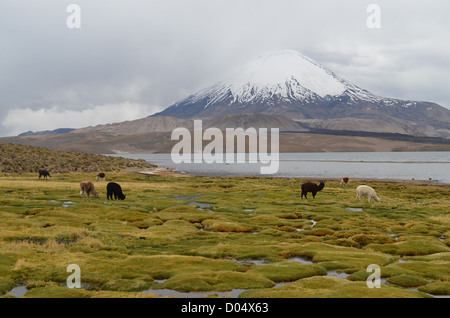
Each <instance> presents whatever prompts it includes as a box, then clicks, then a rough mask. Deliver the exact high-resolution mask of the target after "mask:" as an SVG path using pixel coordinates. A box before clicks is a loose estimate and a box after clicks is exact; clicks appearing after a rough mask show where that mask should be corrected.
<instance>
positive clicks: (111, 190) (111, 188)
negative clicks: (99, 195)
mask: <svg viewBox="0 0 450 318" xmlns="http://www.w3.org/2000/svg"><path fill="white" fill-rule="evenodd" d="M113 195H114V200H115V199H119V200H125V194H123V192H122V188H121V187H120V185H119V184H117V183H115V182H110V183H108V185H107V186H106V198H107V199H108V200H109V198H111V200H112V199H113Z"/></svg>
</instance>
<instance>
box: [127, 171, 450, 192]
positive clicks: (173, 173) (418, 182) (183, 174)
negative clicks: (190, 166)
mask: <svg viewBox="0 0 450 318" xmlns="http://www.w3.org/2000/svg"><path fill="white" fill-rule="evenodd" d="M127 170H128V171H130V172H135V173H138V174H142V175H150V176H161V177H197V178H262V179H264V178H277V179H300V180H304V181H316V182H320V181H324V182H338V183H339V182H341V179H340V178H319V177H285V176H269V175H265V176H263V175H260V176H246V175H242V176H235V175H229V176H226V175H225V176H215V175H201V174H192V173H188V172H183V171H177V170H175V169H174V168H169V167H163V166H157V167H155V168H150V169H127ZM352 183H390V184H399V183H403V184H414V185H430V186H447V187H450V183H441V182H439V181H438V180H403V179H388V178H382V179H375V178H350V179H349V185H348V186H351V184H352Z"/></svg>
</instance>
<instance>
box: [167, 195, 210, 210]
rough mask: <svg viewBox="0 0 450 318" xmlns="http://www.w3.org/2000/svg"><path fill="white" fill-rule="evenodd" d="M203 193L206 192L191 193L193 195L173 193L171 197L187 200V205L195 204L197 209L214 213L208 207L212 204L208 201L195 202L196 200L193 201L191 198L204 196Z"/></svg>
mask: <svg viewBox="0 0 450 318" xmlns="http://www.w3.org/2000/svg"><path fill="white" fill-rule="evenodd" d="M205 195H207V194H193V195H189V196H185V195H174V196H173V197H174V198H175V199H179V200H185V201H189V203H188V204H189V205H195V206H197V207H198V209H199V210H202V211H207V212H211V213H214V211H213V210H211V209H209V208H210V207H212V204H210V203H201V202H197V201H193V200H192V199H196V198H200V197H202V196H205Z"/></svg>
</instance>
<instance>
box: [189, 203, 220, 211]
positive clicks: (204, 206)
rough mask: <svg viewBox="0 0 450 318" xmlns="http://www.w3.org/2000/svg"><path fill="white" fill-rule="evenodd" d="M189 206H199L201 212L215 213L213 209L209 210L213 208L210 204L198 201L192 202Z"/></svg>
mask: <svg viewBox="0 0 450 318" xmlns="http://www.w3.org/2000/svg"><path fill="white" fill-rule="evenodd" d="M188 204H190V205H195V206H197V207H198V209H199V210H202V211H207V212H211V213H214V211H212V210H211V209H208V208H210V207H212V204H210V203H201V202H197V201H190V202H189V203H188Z"/></svg>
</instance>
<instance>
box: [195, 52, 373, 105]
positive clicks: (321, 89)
mask: <svg viewBox="0 0 450 318" xmlns="http://www.w3.org/2000/svg"><path fill="white" fill-rule="evenodd" d="M344 93H347V95H349V96H351V97H352V99H355V98H358V99H364V100H370V101H375V100H377V101H378V100H379V99H380V98H378V97H377V96H375V95H373V94H371V93H369V92H367V91H365V90H363V89H361V88H359V87H357V86H355V85H353V84H351V83H349V82H347V81H346V80H344V79H342V78H340V77H338V76H337V75H336V74H334V73H333V72H331V71H329V70H327V69H326V68H324V67H323V66H321V65H320V64H318V63H316V62H314V61H313V60H311V59H309V58H308V57H306V56H304V55H302V54H301V53H299V52H296V51H292V50H284V51H275V52H268V53H264V54H261V55H259V56H257V57H255V58H254V59H252V60H251V61H250V62H249V63H247V64H246V65H244V67H242V68H241V69H240V70H238V71H237V72H236V73H235V74H234V75H232V76H230V77H229V78H228V79H227V80H225V81H223V82H221V83H218V84H216V85H215V86H213V87H212V88H208V89H206V90H203V91H202V92H200V93H199V94H196V95H194V98H192V99H191V101H192V102H197V101H200V100H202V99H204V98H208V99H209V102H208V103H207V104H206V105H205V108H206V107H208V106H209V105H211V104H214V103H218V102H225V101H226V102H227V103H228V104H232V103H235V102H239V103H253V102H259V101H262V100H268V99H271V98H274V97H277V98H278V100H282V101H293V100H297V101H302V100H314V99H318V98H319V99H320V98H330V97H333V96H339V95H342V94H344Z"/></svg>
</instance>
